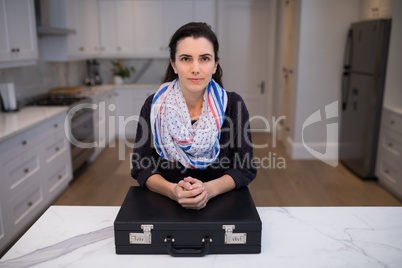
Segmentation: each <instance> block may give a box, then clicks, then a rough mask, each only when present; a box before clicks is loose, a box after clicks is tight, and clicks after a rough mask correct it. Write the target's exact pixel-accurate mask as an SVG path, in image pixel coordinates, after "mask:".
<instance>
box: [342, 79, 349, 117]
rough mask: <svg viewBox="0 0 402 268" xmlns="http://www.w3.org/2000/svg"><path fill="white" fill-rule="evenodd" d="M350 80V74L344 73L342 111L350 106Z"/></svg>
mask: <svg viewBox="0 0 402 268" xmlns="http://www.w3.org/2000/svg"><path fill="white" fill-rule="evenodd" d="M349 78H350V75H349V73H348V72H343V75H342V110H343V111H345V110H346V108H347V104H348V98H349Z"/></svg>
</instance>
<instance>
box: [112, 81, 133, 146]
mask: <svg viewBox="0 0 402 268" xmlns="http://www.w3.org/2000/svg"><path fill="white" fill-rule="evenodd" d="M116 93H117V96H116V98H115V103H116V131H117V137H118V138H119V139H130V138H134V137H135V134H134V131H135V128H136V126H137V124H136V123H137V122H136V121H135V120H131V119H130V116H132V115H134V110H135V107H134V104H133V102H134V90H133V89H116Z"/></svg>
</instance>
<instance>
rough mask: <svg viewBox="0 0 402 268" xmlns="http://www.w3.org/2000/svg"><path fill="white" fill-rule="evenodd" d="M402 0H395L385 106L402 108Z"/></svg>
mask: <svg viewBox="0 0 402 268" xmlns="http://www.w3.org/2000/svg"><path fill="white" fill-rule="evenodd" d="M401 48H402V1H401V0H397V1H394V8H393V13H392V25H391V40H390V46H389V51H388V65H387V76H386V80H385V97H384V106H385V107H389V108H398V109H402V71H401V70H402V51H401Z"/></svg>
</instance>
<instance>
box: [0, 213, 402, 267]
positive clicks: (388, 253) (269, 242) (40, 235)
mask: <svg viewBox="0 0 402 268" xmlns="http://www.w3.org/2000/svg"><path fill="white" fill-rule="evenodd" d="M118 210H119V207H65V206H52V207H50V208H49V209H48V210H47V211H46V212H45V213H44V214H43V215H42V217H41V218H40V219H39V220H38V221H37V222H36V223H35V224H34V225H33V226H32V227H31V228H30V229H29V230H28V231H27V232H26V233H25V234H24V236H23V237H22V238H21V239H20V240H19V241H18V242H17V243H16V244H15V245H14V246H13V247H12V248H11V249H10V250H9V251H8V252H7V253H6V254H5V255H4V256H3V258H2V259H1V260H0V267H7V268H11V267H41V268H42V267H52V268H53V267H108V268H109V267H175V268H177V267H186V268H188V267H242V268H244V267H292V268H294V267H298V268H299V267H308V268H311V267H342V268H343V267H362V268H363V267H364V268H367V267H401V264H402V207H291V208H279V207H259V208H258V212H259V214H260V217H261V220H262V223H263V233H262V253H261V254H250V255H248V254H244V255H243V254H239V255H207V256H205V257H202V258H197V259H194V258H174V257H170V256H169V255H116V254H115V246H114V236H113V222H114V220H115V217H116V215H117V212H118Z"/></svg>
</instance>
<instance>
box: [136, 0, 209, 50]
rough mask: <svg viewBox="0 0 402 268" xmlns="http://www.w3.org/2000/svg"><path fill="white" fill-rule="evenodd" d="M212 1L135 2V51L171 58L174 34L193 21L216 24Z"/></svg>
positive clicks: (154, 0) (171, 0) (157, 0)
mask: <svg viewBox="0 0 402 268" xmlns="http://www.w3.org/2000/svg"><path fill="white" fill-rule="evenodd" d="M214 13H215V2H214V1H213V0H210V1H208V0H190V1H188V0H169V1H160V0H153V1H134V27H135V40H134V52H135V54H137V56H139V57H153V58H155V57H161V58H168V57H169V48H168V44H169V41H170V38H171V37H172V35H173V33H174V32H175V31H176V30H177V29H178V28H179V27H180V26H182V25H184V24H186V23H188V22H191V21H203V22H207V23H208V24H210V25H211V27H213V28H214V27H215V15H214Z"/></svg>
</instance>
